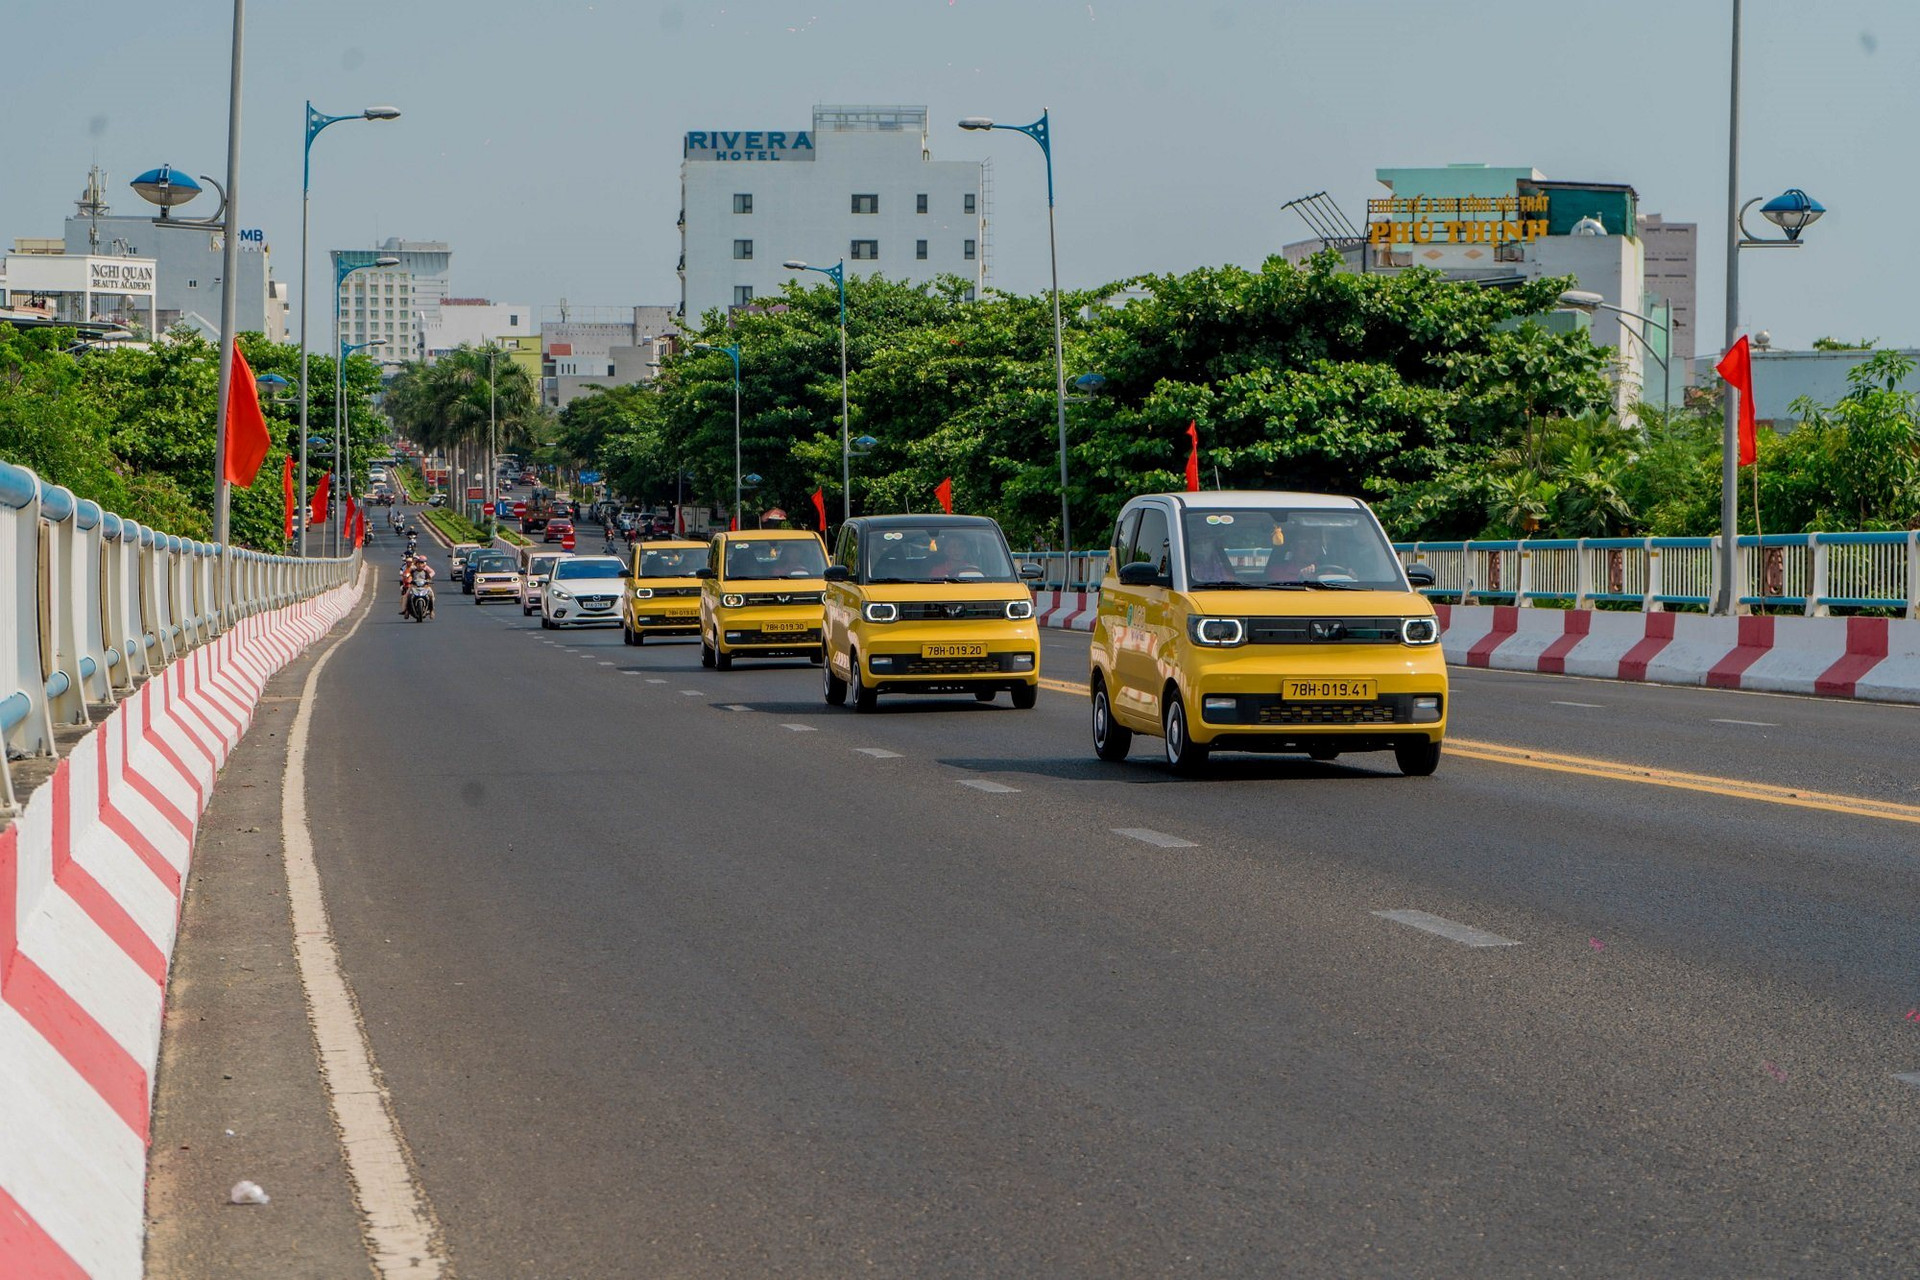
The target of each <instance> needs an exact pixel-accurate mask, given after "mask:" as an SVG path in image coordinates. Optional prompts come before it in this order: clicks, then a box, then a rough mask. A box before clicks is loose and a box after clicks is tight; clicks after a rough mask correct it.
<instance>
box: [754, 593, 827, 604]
mask: <svg viewBox="0 0 1920 1280" xmlns="http://www.w3.org/2000/svg"><path fill="white" fill-rule="evenodd" d="M820 599H821V594H820V592H818V591H755V592H751V593H749V594H747V596H746V602H747V603H748V604H750V605H764V604H819V603H820Z"/></svg>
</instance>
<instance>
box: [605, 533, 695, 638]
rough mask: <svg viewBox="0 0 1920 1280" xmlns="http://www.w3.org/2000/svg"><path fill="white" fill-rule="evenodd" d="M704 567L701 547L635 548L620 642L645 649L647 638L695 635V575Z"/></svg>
mask: <svg viewBox="0 0 1920 1280" xmlns="http://www.w3.org/2000/svg"><path fill="white" fill-rule="evenodd" d="M706 563H707V544H706V543H704V542H643V543H641V544H640V545H639V546H637V547H635V548H634V549H633V576H632V577H630V578H628V579H627V584H626V585H627V602H626V607H625V608H624V609H622V610H621V618H620V638H621V639H622V640H624V641H626V642H627V643H628V644H645V643H646V642H647V637H648V636H697V635H699V634H700V579H699V577H698V574H699V571H700V569H701V568H702V567H704V566H705V565H706Z"/></svg>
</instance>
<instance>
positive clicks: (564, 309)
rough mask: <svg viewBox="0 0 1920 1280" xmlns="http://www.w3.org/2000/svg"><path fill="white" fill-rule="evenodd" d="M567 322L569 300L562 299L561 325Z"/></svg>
mask: <svg viewBox="0 0 1920 1280" xmlns="http://www.w3.org/2000/svg"><path fill="white" fill-rule="evenodd" d="M566 322H567V300H566V299H565V298H562V299H560V323H561V324H565V323H566Z"/></svg>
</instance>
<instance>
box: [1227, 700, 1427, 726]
mask: <svg viewBox="0 0 1920 1280" xmlns="http://www.w3.org/2000/svg"><path fill="white" fill-rule="evenodd" d="M1256 723H1259V724H1399V723H1400V709H1399V708H1398V707H1396V706H1394V705H1393V704H1392V703H1385V702H1282V703H1279V704H1277V705H1274V706H1266V707H1261V708H1260V718H1259V720H1258V721H1257V722H1256Z"/></svg>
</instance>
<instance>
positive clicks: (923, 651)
mask: <svg viewBox="0 0 1920 1280" xmlns="http://www.w3.org/2000/svg"><path fill="white" fill-rule="evenodd" d="M920 656H921V657H923V658H984V657H986V656H987V646H985V645H984V644H923V645H921V646H920Z"/></svg>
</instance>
